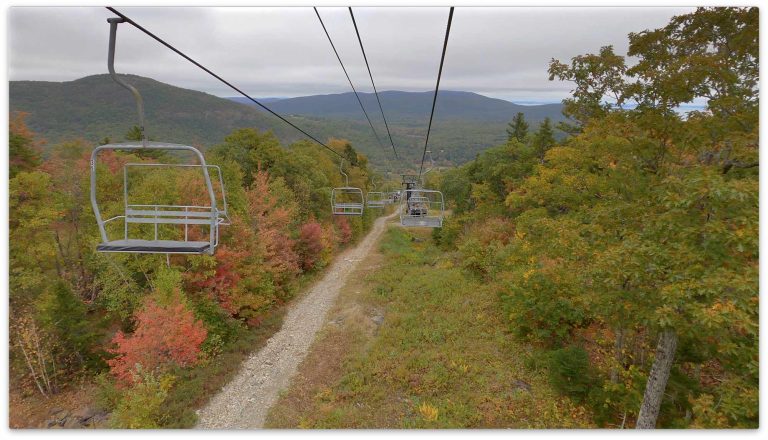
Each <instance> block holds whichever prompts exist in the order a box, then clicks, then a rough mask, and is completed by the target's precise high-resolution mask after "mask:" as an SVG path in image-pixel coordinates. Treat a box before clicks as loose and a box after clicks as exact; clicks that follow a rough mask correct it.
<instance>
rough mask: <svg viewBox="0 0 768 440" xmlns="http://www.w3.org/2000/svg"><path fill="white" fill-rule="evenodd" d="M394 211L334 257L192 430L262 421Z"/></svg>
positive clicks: (249, 426) (248, 426) (202, 411)
mask: <svg viewBox="0 0 768 440" xmlns="http://www.w3.org/2000/svg"><path fill="white" fill-rule="evenodd" d="M395 215H397V212H395V213H394V214H392V215H390V216H387V217H381V218H379V219H377V220H376V222H375V223H374V225H373V228H372V229H371V232H370V233H368V235H367V236H366V237H365V238H364V239H363V241H362V242H361V243H360V244H359V245H358V246H357V247H355V248H353V249H348V250H346V251H345V252H343V253H342V254H341V255H339V256H338V257H337V258H336V260H335V261H334V262H333V263H332V264H331V267H330V268H329V269H328V271H327V272H326V274H325V276H324V277H323V279H321V280H320V281H319V282H317V283H316V284H315V285H314V286H312V287H311V289H310V291H309V292H308V293H307V294H306V295H305V296H304V297H303V298H301V300H300V301H299V302H298V303H297V304H295V305H294V306H293V307H292V308H291V310H289V311H288V314H287V316H286V317H285V321H284V322H283V326H282V328H281V329H280V331H278V332H277V333H275V335H274V336H272V338H270V339H269V341H267V344H266V345H265V346H264V347H263V348H262V349H260V350H259V351H257V352H254V353H253V354H251V356H250V357H248V359H246V360H245V361H244V362H243V365H242V366H241V367H240V371H239V372H238V373H237V376H235V378H234V379H233V380H232V381H231V382H230V383H228V384H227V385H226V386H224V388H222V389H221V391H219V393H218V394H216V395H215V396H214V397H213V398H212V399H211V400H210V401H209V402H208V404H207V405H206V406H205V407H204V408H202V409H200V410H199V411H198V416H199V421H198V424H197V426H196V428H202V429H253V428H261V427H262V426H263V425H264V420H265V418H266V417H267V413H268V412H269V409H270V408H271V407H272V405H274V404H275V402H276V401H277V398H278V394H279V393H280V391H282V390H283V389H286V388H287V387H288V385H289V384H290V382H291V378H292V377H293V376H294V374H295V373H296V371H297V369H298V366H299V364H300V363H301V361H302V360H303V359H304V357H305V356H306V355H307V351H308V350H309V347H310V345H311V344H312V341H313V340H314V339H315V334H316V333H317V331H318V330H319V329H320V327H321V326H322V325H323V323H324V322H325V316H326V314H327V313H328V310H329V309H330V308H331V306H332V305H333V303H334V300H335V299H336V297H337V296H338V294H339V291H340V290H341V288H342V286H344V284H345V283H346V280H347V277H348V276H349V274H350V273H351V272H352V271H353V269H354V268H355V267H356V266H357V264H358V262H359V261H360V260H362V259H363V258H364V257H365V255H367V254H368V253H369V252H370V250H371V248H372V247H373V246H374V244H375V243H376V242H377V241H378V239H379V237H380V236H381V234H382V233H383V232H384V230H385V228H386V224H387V221H388V220H389V219H391V218H392V217H394V216H395Z"/></svg>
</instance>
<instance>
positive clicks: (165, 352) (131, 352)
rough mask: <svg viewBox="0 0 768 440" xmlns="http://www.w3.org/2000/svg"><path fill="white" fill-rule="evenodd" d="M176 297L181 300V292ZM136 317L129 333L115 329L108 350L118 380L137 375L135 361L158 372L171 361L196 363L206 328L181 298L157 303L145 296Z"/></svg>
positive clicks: (129, 381) (131, 380)
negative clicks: (111, 355)
mask: <svg viewBox="0 0 768 440" xmlns="http://www.w3.org/2000/svg"><path fill="white" fill-rule="evenodd" d="M176 298H177V300H180V299H181V295H180V294H177V297H176ZM135 318H136V330H135V331H134V332H133V333H132V334H125V333H123V332H122V331H118V332H117V334H116V335H115V337H114V338H113V339H112V343H113V344H115V347H114V348H112V349H110V352H111V353H113V354H115V355H116V357H115V358H114V359H110V360H108V361H107V363H108V364H109V366H110V369H111V372H112V375H114V376H115V378H116V379H117V380H118V382H119V383H120V384H122V385H130V384H133V383H134V380H135V379H136V378H137V377H139V378H140V376H137V375H136V373H138V372H139V371H137V369H136V366H137V365H141V367H140V368H141V371H145V372H149V373H158V372H163V371H164V370H165V369H167V368H168V367H169V366H171V365H177V366H179V367H187V366H191V365H194V364H195V363H197V361H198V354H199V353H200V346H201V345H202V343H203V341H205V338H206V336H207V334H208V332H207V331H206V329H205V327H204V326H203V324H202V322H200V321H198V320H196V319H195V317H194V315H193V314H192V312H191V311H190V310H189V309H187V307H186V306H185V305H184V303H183V302H176V303H172V304H169V305H160V304H158V302H157V301H156V300H155V299H153V298H148V299H147V301H146V302H145V304H144V307H142V309H141V310H139V312H138V313H136V317H135Z"/></svg>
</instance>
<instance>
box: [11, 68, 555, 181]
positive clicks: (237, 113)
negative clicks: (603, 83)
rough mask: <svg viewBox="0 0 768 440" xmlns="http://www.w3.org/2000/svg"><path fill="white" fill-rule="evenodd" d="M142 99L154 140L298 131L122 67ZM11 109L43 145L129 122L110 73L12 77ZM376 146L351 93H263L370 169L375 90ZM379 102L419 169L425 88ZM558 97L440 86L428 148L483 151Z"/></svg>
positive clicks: (377, 153) (374, 153)
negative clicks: (542, 101) (524, 99)
mask: <svg viewBox="0 0 768 440" xmlns="http://www.w3.org/2000/svg"><path fill="white" fill-rule="evenodd" d="M127 78H128V80H129V81H130V82H131V83H132V84H134V85H135V86H136V87H137V88H138V89H139V90H140V91H141V93H142V96H143V97H144V102H145V112H146V127H147V135H148V136H149V137H150V138H154V139H156V140H163V141H168V142H178V143H188V144H195V145H201V146H203V147H209V146H213V145H217V144H219V143H221V142H222V141H223V139H224V137H225V136H227V135H228V134H230V133H231V132H232V131H233V130H234V129H237V128H242V127H252V128H257V129H259V130H272V131H273V132H274V133H275V134H276V135H277V137H278V138H279V139H280V140H281V141H282V142H283V143H290V142H293V141H296V140H299V139H302V138H303V135H301V133H299V132H297V131H296V130H294V129H293V128H291V127H289V126H287V125H286V124H284V123H283V122H281V121H279V120H278V119H276V118H274V117H273V116H271V115H268V114H266V113H265V112H264V111H262V110H259V109H256V108H254V107H253V106H248V105H243V104H242V103H240V102H238V101H235V100H233V99H225V98H219V97H216V96H213V95H210V94H207V93H203V92H199V91H194V90H188V89H183V88H179V87H175V86H171V85H169V84H165V83H162V82H159V81H155V80H153V79H150V78H144V77H140V76H135V75H127ZM9 89H10V110H11V111H12V112H13V111H24V112H27V113H29V116H28V118H27V124H28V125H29V126H30V128H31V129H32V130H33V131H34V132H36V133H38V134H39V135H40V136H41V137H42V138H45V139H46V140H47V141H48V143H49V145H52V144H56V143H58V142H61V141H63V140H67V139H74V138H82V139H85V140H87V141H90V142H94V143H95V142H99V141H101V140H102V139H104V138H107V137H108V138H110V139H111V140H112V141H119V140H122V139H123V138H124V136H125V134H126V133H127V132H128V130H129V129H130V128H131V127H132V126H133V125H135V124H136V121H137V117H136V107H135V104H134V101H133V98H132V97H131V94H130V93H128V92H127V91H126V90H124V89H123V88H121V87H120V86H118V85H117V84H115V83H114V81H112V79H111V78H110V77H109V75H93V76H88V77H85V78H81V79H78V80H75V81H67V82H43V81H11V82H10V86H9ZM361 98H362V99H363V100H364V104H365V106H366V108H367V109H369V110H370V111H369V114H370V115H371V118H372V119H373V121H374V124H375V126H376V129H377V130H378V132H379V135H380V136H381V138H382V141H383V142H385V145H384V148H382V146H380V145H379V144H378V143H377V142H376V139H375V138H374V136H373V134H372V132H371V129H370V127H369V126H368V123H367V122H366V121H365V120H364V119H363V116H362V113H361V112H360V109H359V106H358V104H357V102H356V100H355V98H354V95H353V94H351V93H345V94H338V95H318V96H307V97H302V98H290V99H278V100H275V99H266V100H265V102H267V103H268V105H269V106H270V108H273V109H274V110H275V111H277V112H278V113H281V114H285V115H290V116H287V118H288V119H290V120H291V121H292V122H294V123H296V124H297V125H298V126H300V127H302V128H303V129H305V130H306V131H307V132H309V133H311V134H312V135H314V136H315V137H317V138H318V139H320V140H323V141H325V140H327V139H329V138H331V137H335V138H343V139H347V140H349V141H350V142H351V143H352V144H353V145H354V146H355V148H357V149H358V150H359V151H361V152H362V153H364V154H366V155H367V156H368V157H369V159H370V160H371V164H372V165H373V166H374V167H377V168H382V167H386V166H387V165H388V164H389V162H388V160H391V159H392V157H391V156H392V154H391V149H388V148H386V147H387V144H388V142H386V131H385V128H384V124H383V122H382V120H381V116H380V115H379V113H378V112H377V111H376V110H377V106H378V104H376V102H375V96H373V95H371V94H365V93H364V94H362V95H361ZM381 99H382V105H383V106H384V109H385V111H386V112H387V118H388V120H389V121H390V130H391V132H392V137H393V140H394V143H395V145H396V146H397V149H398V153H399V154H400V157H401V158H402V159H403V160H404V161H405V163H406V164H407V165H406V166H408V165H413V166H415V167H418V161H419V160H420V159H421V151H422V148H423V146H424V136H425V134H426V126H427V117H428V115H429V110H430V106H431V99H432V94H431V92H423V93H422V92H420V93H412V92H397V91H392V92H383V93H381ZM560 108H561V107H560V105H559V104H558V105H543V106H520V105H516V104H513V103H511V102H507V101H503V100H500V99H492V98H488V97H485V96H482V95H478V94H476V93H470V92H453V91H447V92H441V94H440V97H439V99H438V107H437V111H436V114H435V122H434V124H433V127H432V134H431V135H430V146H431V148H432V150H433V151H435V152H436V153H437V152H439V154H436V155H435V160H436V161H437V162H438V164H440V165H459V164H462V163H465V162H467V161H469V160H472V159H474V158H475V156H476V155H477V154H478V153H480V152H482V151H484V150H485V149H487V148H489V147H492V146H495V145H499V144H501V143H504V142H506V140H507V133H506V128H507V123H508V122H509V121H510V119H511V118H512V117H513V116H514V115H515V114H516V113H517V112H518V111H522V112H523V113H525V115H526V119H527V120H528V121H529V122H530V123H531V128H532V129H535V128H536V127H538V124H539V122H540V121H541V120H543V118H544V117H550V118H552V119H553V121H557V120H560V119H562V115H561V113H560Z"/></svg>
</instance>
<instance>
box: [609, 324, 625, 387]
mask: <svg viewBox="0 0 768 440" xmlns="http://www.w3.org/2000/svg"><path fill="white" fill-rule="evenodd" d="M613 356H614V359H615V361H616V365H614V366H613V368H611V383H619V371H620V369H621V368H622V365H623V364H624V329H622V328H621V327H618V328H616V341H615V343H614V344H613Z"/></svg>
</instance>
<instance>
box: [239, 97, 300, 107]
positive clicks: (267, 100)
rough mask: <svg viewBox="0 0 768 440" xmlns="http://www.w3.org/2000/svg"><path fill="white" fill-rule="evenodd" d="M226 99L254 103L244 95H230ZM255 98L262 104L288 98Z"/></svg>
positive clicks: (248, 103)
mask: <svg viewBox="0 0 768 440" xmlns="http://www.w3.org/2000/svg"><path fill="white" fill-rule="evenodd" d="M227 99H229V100H230V101H235V102H239V103H240V104H247V105H256V104H254V103H253V101H251V100H250V99H248V98H246V97H244V96H230V97H228V98H227ZM255 99H256V100H257V101H259V102H261V103H262V104H266V103H268V102H275V101H281V100H283V99H288V98H275V97H272V98H255Z"/></svg>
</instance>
